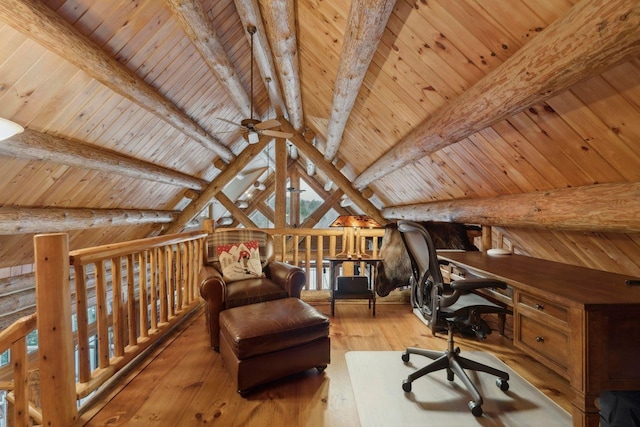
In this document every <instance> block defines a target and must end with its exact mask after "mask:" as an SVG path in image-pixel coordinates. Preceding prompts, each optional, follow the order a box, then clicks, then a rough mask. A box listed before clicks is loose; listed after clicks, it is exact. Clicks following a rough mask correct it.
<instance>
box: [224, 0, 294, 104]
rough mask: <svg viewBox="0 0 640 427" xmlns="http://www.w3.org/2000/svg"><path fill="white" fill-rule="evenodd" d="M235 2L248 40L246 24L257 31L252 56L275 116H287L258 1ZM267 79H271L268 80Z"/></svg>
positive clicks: (242, 0) (240, 0)
mask: <svg viewBox="0 0 640 427" xmlns="http://www.w3.org/2000/svg"><path fill="white" fill-rule="evenodd" d="M235 4H236V9H237V10H238V15H240V20H241V21H242V25H243V26H244V28H245V34H246V35H247V39H248V40H250V39H251V36H250V35H249V33H248V32H247V31H246V28H247V26H249V25H253V26H254V27H256V30H257V31H256V33H255V34H254V36H253V37H254V40H253V50H254V54H253V56H254V60H255V61H256V65H257V66H258V70H260V76H261V77H262V81H263V82H267V89H268V95H269V99H270V100H271V105H273V107H274V109H275V113H276V116H288V113H287V107H286V106H285V104H284V99H283V98H282V91H281V90H280V79H279V78H278V74H277V72H276V67H275V65H274V63H273V57H272V56H271V50H270V49H269V40H268V39H267V33H266V31H265V28H264V23H263V22H262V16H261V15H260V8H259V6H258V1H257V0H235ZM269 80H271V81H270V82H269Z"/></svg>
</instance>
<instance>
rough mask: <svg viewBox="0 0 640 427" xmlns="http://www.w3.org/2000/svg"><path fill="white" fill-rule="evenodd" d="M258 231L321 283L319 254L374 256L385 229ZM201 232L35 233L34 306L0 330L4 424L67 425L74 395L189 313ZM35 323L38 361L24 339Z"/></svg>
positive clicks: (195, 300) (194, 302)
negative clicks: (96, 236)
mask: <svg viewBox="0 0 640 427" xmlns="http://www.w3.org/2000/svg"><path fill="white" fill-rule="evenodd" d="M222 231H223V230H216V232H222ZM265 231H267V232H268V233H270V234H271V235H273V236H274V241H275V243H276V258H277V259H278V260H281V261H284V262H287V263H290V264H295V265H299V266H301V267H303V268H305V269H306V272H307V277H309V278H310V277H313V276H314V274H311V272H312V270H315V273H316V274H315V282H314V283H310V282H309V281H308V283H307V289H318V290H319V289H322V274H320V272H321V271H322V267H323V266H325V265H324V263H325V261H324V260H325V259H326V258H329V257H334V256H336V255H337V254H339V253H341V252H342V253H346V252H349V253H352V254H354V255H355V254H356V253H357V252H358V251H359V252H361V253H367V254H368V255H370V256H373V257H377V256H378V255H379V253H378V250H379V246H380V243H381V237H382V235H383V232H384V231H383V230H380V229H373V230H369V229H367V230H358V231H356V232H355V233H354V232H353V230H352V229H344V230H341V229H338V230H336V229H266V230H265ZM206 236H207V233H206V232H205V231H197V232H192V233H186V234H180V235H170V236H161V237H154V238H149V239H141V240H136V241H132V242H125V243H118V244H113V245H105V246H100V247H95V248H88V249H81V250H76V251H73V252H69V250H68V236H67V235H66V234H48V235H39V236H36V237H35V238H34V249H35V250H34V253H35V263H36V272H35V281H36V298H37V301H38V304H37V312H36V314H34V315H31V316H27V317H24V318H22V319H20V320H18V321H17V322H15V323H14V324H13V325H11V326H10V327H8V328H6V329H5V330H3V331H2V332H0V354H2V353H3V352H4V351H5V350H7V349H10V350H11V352H10V357H11V366H12V368H13V375H12V376H13V381H0V391H2V390H5V391H7V392H8V397H7V400H8V401H10V402H11V403H12V411H11V417H9V419H10V420H11V421H10V424H8V425H10V426H29V425H32V424H33V423H35V424H43V425H65V426H66V425H72V424H73V423H74V422H75V420H76V419H77V418H78V409H77V408H78V405H77V402H78V400H79V399H83V398H85V397H87V396H89V395H91V393H92V392H94V391H95V390H96V389H97V388H98V387H100V386H101V385H102V384H104V383H105V381H107V380H109V379H110V378H112V377H113V376H114V375H115V374H116V373H117V372H118V371H120V370H121V369H122V368H123V367H125V366H126V365H127V364H128V363H129V362H131V361H132V360H133V359H134V358H135V357H136V356H138V355H140V354H141V353H142V352H144V351H145V350H147V349H148V348H149V347H150V346H151V345H152V344H153V343H155V342H157V341H158V340H159V339H160V338H162V337H163V336H164V335H166V334H167V333H168V332H169V331H170V329H171V328H173V327H174V326H175V325H176V324H177V323H178V322H179V321H180V320H182V319H184V317H185V316H187V315H188V314H189V313H191V312H193V311H194V310H195V309H196V308H197V306H198V305H199V304H200V297H199V292H198V286H197V285H198V284H197V277H198V272H199V269H200V267H201V265H202V260H203V256H204V253H203V250H204V241H205V238H206ZM70 266H71V269H70ZM70 277H71V278H72V279H73V281H72V282H71V281H70ZM90 314H92V315H93V316H92V317H95V319H93V318H90ZM74 316H75V327H74V322H73V321H72V319H73V317H74ZM34 329H37V330H38V352H37V356H38V357H37V359H35V361H34V357H33V354H31V355H28V354H27V345H26V337H27V335H28V334H29V333H30V332H31V331H33V330H34ZM92 345H93V347H92ZM29 357H31V359H32V360H31V361H29ZM76 360H77V364H76ZM28 368H33V369H36V370H39V378H40V382H39V387H40V396H41V401H40V402H39V405H38V404H37V403H35V402H30V399H29V396H28V392H27V378H28ZM76 380H77V381H76ZM81 409H82V408H81Z"/></svg>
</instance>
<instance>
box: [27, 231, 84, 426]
mask: <svg viewBox="0 0 640 427" xmlns="http://www.w3.org/2000/svg"><path fill="white" fill-rule="evenodd" d="M33 242H34V255H35V264H36V301H37V310H38V347H39V351H38V355H39V363H40V385H41V392H42V395H41V396H42V424H43V425H46V426H68V425H72V424H73V423H74V422H75V420H76V419H77V418H78V410H77V406H76V380H75V369H74V352H73V331H72V329H71V298H69V295H71V285H70V284H69V236H68V235H67V234H63V233H56V234H42V235H37V236H35V237H34V238H33Z"/></svg>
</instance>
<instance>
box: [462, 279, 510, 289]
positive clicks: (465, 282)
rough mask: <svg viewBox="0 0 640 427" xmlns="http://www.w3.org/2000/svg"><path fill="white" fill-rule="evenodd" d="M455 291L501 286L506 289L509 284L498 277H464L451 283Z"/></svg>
mask: <svg viewBox="0 0 640 427" xmlns="http://www.w3.org/2000/svg"><path fill="white" fill-rule="evenodd" d="M449 286H450V287H451V289H453V290H454V291H472V290H474V289H482V288H500V289H505V288H506V287H507V284H506V283H505V282H503V281H501V280H496V279H484V278H482V279H462V280H454V281H453V282H451V284H450V285H449Z"/></svg>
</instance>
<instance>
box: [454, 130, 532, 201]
mask: <svg viewBox="0 0 640 427" xmlns="http://www.w3.org/2000/svg"><path fill="white" fill-rule="evenodd" d="M483 144H484V145H491V144H489V143H487V141H486V140H485V139H484V137H483V136H482V135H481V134H480V133H476V134H474V135H471V136H470V137H469V138H467V140H466V141H465V143H464V144H460V145H459V147H458V148H459V151H460V152H461V153H464V154H465V157H466V158H468V159H469V161H470V162H472V163H473V164H474V165H477V166H478V168H479V170H480V171H482V174H483V176H486V180H487V182H489V183H490V184H491V183H492V182H493V184H491V185H492V187H494V188H495V189H496V191H497V192H498V193H499V194H513V193H520V192H521V191H522V190H521V189H520V188H519V186H518V185H517V184H516V183H515V182H514V180H513V178H512V177H511V176H510V175H509V174H508V173H505V172H506V169H505V168H504V166H505V164H504V163H503V159H502V157H501V156H498V157H497V158H496V157H494V156H489V155H488V153H487V152H485V151H484V150H483V149H482V148H480V147H483V146H484V145H483Z"/></svg>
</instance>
